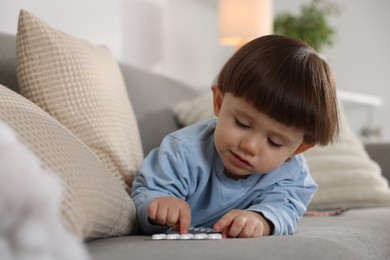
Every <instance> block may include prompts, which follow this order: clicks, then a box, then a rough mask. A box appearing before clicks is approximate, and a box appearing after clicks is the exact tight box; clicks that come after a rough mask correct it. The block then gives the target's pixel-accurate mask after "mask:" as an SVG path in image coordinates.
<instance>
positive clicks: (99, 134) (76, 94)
mask: <svg viewBox="0 0 390 260" xmlns="http://www.w3.org/2000/svg"><path fill="white" fill-rule="evenodd" d="M16 49H17V65H16V66H17V76H18V81H19V85H20V90H21V93H22V95H23V96H25V97H27V98H28V99H29V100H31V101H33V102H34V103H36V104H37V105H38V106H40V107H42V108H43V109H44V110H45V111H47V112H48V113H49V114H51V115H52V116H53V117H54V118H56V119H57V120H58V121H60V122H61V123H62V124H63V125H65V126H66V127H67V128H68V129H69V130H70V131H72V132H73V133H74V134H75V135H76V136H78V137H79V138H80V139H81V140H82V141H83V142H84V143H86V144H87V145H88V146H89V147H90V148H91V149H92V150H93V151H94V152H95V153H96V154H97V155H98V156H99V158H100V159H101V160H102V161H103V162H104V164H105V165H106V167H107V168H108V169H109V170H110V172H112V173H113V174H114V175H115V176H120V177H121V178H123V179H125V181H126V183H127V184H128V186H131V183H132V179H133V178H134V175H135V174H136V172H137V169H138V167H139V165H140V163H141V161H142V159H143V152H142V147H141V140H140V135H139V130H138V125H137V122H136V119H135V116H134V112H133V109H132V106H131V103H130V101H129V99H128V95H127V91H126V87H125V84H124V81H123V77H122V74H121V71H120V69H119V66H118V64H117V63H116V62H115V60H114V58H113V57H112V55H111V53H110V52H109V50H108V49H107V48H105V47H101V46H95V45H92V44H90V43H88V42H86V41H83V40H81V39H78V38H75V37H72V36H70V35H67V34H65V33H63V32H61V31H58V30H55V29H53V28H51V27H50V26H49V25H48V24H46V23H45V22H44V21H42V20H40V19H39V18H38V17H36V16H35V15H33V14H31V13H29V12H27V11H24V10H22V11H21V12H20V16H19V24H18V32H17V48H16Z"/></svg>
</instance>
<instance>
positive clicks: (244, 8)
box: [218, 0, 273, 47]
mask: <svg viewBox="0 0 390 260" xmlns="http://www.w3.org/2000/svg"><path fill="white" fill-rule="evenodd" d="M218 15H219V30H220V39H221V43H222V44H225V45H233V46H236V47H240V46H242V45H244V44H245V43H247V42H248V41H250V40H252V39H254V38H256V37H259V36H262V35H267V34H271V33H272V31H273V30H272V27H273V16H272V0H219V3H218Z"/></svg>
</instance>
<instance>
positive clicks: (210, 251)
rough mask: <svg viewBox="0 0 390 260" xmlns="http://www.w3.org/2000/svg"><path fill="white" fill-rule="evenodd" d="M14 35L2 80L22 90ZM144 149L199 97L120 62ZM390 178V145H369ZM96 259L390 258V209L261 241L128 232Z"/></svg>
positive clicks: (101, 244)
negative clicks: (178, 107) (155, 237)
mask: <svg viewBox="0 0 390 260" xmlns="http://www.w3.org/2000/svg"><path fill="white" fill-rule="evenodd" d="M15 53H16V48H15V36H13V35H6V34H1V33H0V84H2V85H5V86H8V87H9V88H11V89H13V90H14V91H16V92H18V91H19V89H18V83H17V78H16V71H15V68H16V65H15ZM121 69H122V72H123V76H124V78H125V81H126V85H127V88H128V92H129V95H130V96H131V97H132V100H131V101H132V104H133V107H134V111H135V114H136V116H137V120H138V124H139V128H140V133H141V138H142V143H143V147H144V151H145V153H147V152H148V151H150V150H151V149H152V148H154V147H156V146H158V145H159V143H160V141H161V139H162V137H163V136H164V135H165V134H167V133H169V132H171V131H174V130H176V129H178V128H179V125H178V124H177V121H176V119H175V116H174V114H173V113H172V106H173V105H175V104H177V103H178V102H180V101H182V100H186V99H190V98H193V97H196V96H197V95H199V94H198V93H197V92H196V91H194V90H192V89H190V88H188V87H186V86H184V85H183V84H181V83H179V82H176V81H173V80H170V79H168V78H164V77H161V76H158V75H154V74H151V73H149V72H146V71H142V70H139V69H136V68H134V67H131V66H127V65H124V64H121ZM366 149H367V151H368V152H369V154H370V156H371V157H372V158H373V159H374V160H376V161H377V162H378V163H379V164H380V166H381V167H382V170H383V174H384V176H385V177H386V178H387V179H390V160H389V158H390V144H370V145H366ZM86 246H87V248H88V250H89V252H90V255H91V259H93V260H103V259H104V260H106V259H110V260H115V259H118V260H119V259H132V260H137V259H145V260H151V259H167V260H168V259H169V260H171V259H197V260H198V259H213V260H216V259H224V260H226V259H318V260H319V259H353V260H355V259H390V208H385V207H384V208H360V209H350V210H349V211H347V212H345V213H343V214H341V215H339V216H334V217H304V218H303V219H302V221H301V223H300V224H299V227H298V230H297V232H296V234H294V235H292V236H284V237H276V236H270V237H264V238H259V239H223V240H216V241H210V240H203V241H194V240H191V241H152V240H150V237H148V236H142V235H129V236H123V237H112V238H105V239H99V240H94V241H89V242H88V243H86Z"/></svg>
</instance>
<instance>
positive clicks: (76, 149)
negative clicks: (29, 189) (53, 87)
mask: <svg viewBox="0 0 390 260" xmlns="http://www.w3.org/2000/svg"><path fill="white" fill-rule="evenodd" d="M0 121H3V122H5V123H7V124H8V125H9V126H10V127H11V128H13V129H14V131H15V132H16V133H17V135H18V138H19V140H20V141H21V142H22V143H24V144H25V145H26V146H27V147H28V148H29V149H30V150H31V151H32V152H33V153H34V154H35V155H36V156H37V157H38V158H39V159H40V161H41V162H42V165H43V167H44V168H45V169H47V170H49V171H51V172H53V173H55V174H57V175H58V176H59V177H60V178H61V180H62V183H63V186H64V196H63V197H64V198H63V203H62V214H63V217H64V219H65V224H66V226H67V228H68V229H69V230H71V231H72V232H73V233H74V234H76V235H77V236H78V237H80V238H84V239H86V240H90V239H93V238H100V237H108V236H115V235H122V234H129V233H131V232H132V231H133V228H134V223H135V208H134V204H133V201H132V200H131V198H130V197H129V195H128V194H127V193H126V192H125V189H124V186H125V185H124V183H123V181H122V180H121V179H118V178H116V177H115V176H113V175H112V174H111V173H110V172H109V170H108V169H107V168H106V167H105V165H104V164H103V163H102V162H101V160H100V159H99V158H98V156H97V155H96V154H95V153H94V152H93V151H92V150H91V149H90V148H89V147H88V146H87V145H85V144H84V143H83V142H82V141H81V140H80V139H79V138H77V137H76V136H75V135H74V134H73V133H71V132H70V131H69V130H68V129H66V128H65V127H64V126H63V125H62V124H61V123H59V122H58V121H57V120H55V119H54V118H53V117H51V116H50V115H49V114H48V113H46V112H45V111H44V110H42V109H41V108H39V107H38V106H37V105H35V104H34V103H32V102H30V101H29V100H27V99H25V98H23V97H22V96H20V95H19V94H17V93H15V92H13V91H12V90H9V89H8V88H6V87H4V86H2V85H0ZM15 192H18V191H17V190H16V191H15Z"/></svg>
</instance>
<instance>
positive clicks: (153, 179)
mask: <svg viewBox="0 0 390 260" xmlns="http://www.w3.org/2000/svg"><path fill="white" fill-rule="evenodd" d="M139 172H140V174H139V176H137V178H136V179H135V180H134V182H133V187H132V193H131V196H132V198H133V201H134V204H135V207H136V210H137V217H138V225H139V228H140V229H141V231H142V232H144V233H146V234H154V233H160V232H163V231H165V230H167V229H168V227H167V226H160V225H153V224H151V223H150V222H149V221H148V214H147V210H148V207H149V204H150V203H151V202H152V201H153V200H155V199H156V198H158V197H162V196H175V197H177V198H180V199H183V200H185V198H186V197H187V195H188V192H189V188H188V176H189V174H188V167H187V165H186V161H185V158H184V151H183V146H182V143H181V142H180V141H179V140H177V139H175V138H172V137H169V136H168V137H166V138H164V140H163V142H162V143H161V146H160V147H159V148H157V149H154V150H153V151H151V152H150V153H149V154H148V156H147V157H146V158H145V160H144V162H143V163H142V165H141V168H140V171H139Z"/></svg>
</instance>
